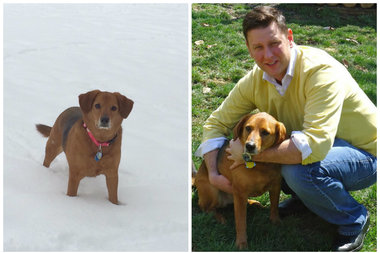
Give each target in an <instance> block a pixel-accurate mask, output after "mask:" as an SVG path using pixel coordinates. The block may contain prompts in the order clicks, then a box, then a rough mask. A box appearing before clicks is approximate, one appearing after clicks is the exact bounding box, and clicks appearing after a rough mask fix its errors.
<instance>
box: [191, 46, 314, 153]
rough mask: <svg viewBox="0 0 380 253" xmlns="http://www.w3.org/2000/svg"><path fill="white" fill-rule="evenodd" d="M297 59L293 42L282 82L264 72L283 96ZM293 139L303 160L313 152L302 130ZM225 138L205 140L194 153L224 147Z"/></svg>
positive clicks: (293, 134) (264, 76) (266, 78)
mask: <svg viewBox="0 0 380 253" xmlns="http://www.w3.org/2000/svg"><path fill="white" fill-rule="evenodd" d="M296 60H297V50H296V44H295V43H294V42H293V43H292V48H291V50H290V60H289V65H288V68H287V70H286V74H285V76H284V77H283V78H282V80H281V83H282V84H279V83H277V81H276V79H275V78H273V77H272V76H270V75H268V74H267V73H266V72H264V74H263V79H264V80H266V81H268V82H270V83H271V84H273V85H274V86H275V87H276V90H277V91H278V93H279V94H280V95H281V96H284V94H285V92H286V90H287V89H288V87H289V84H290V82H291V81H292V79H293V76H294V66H295V64H296ZM291 139H292V141H293V143H294V144H295V146H296V147H297V149H298V150H299V151H300V152H301V153H302V160H304V159H306V158H307V157H308V156H309V155H310V154H311V153H312V150H311V148H310V145H309V143H308V141H307V137H306V135H305V134H304V133H303V132H302V131H293V132H292V134H291ZM225 140H227V138H225V137H218V138H213V139H209V140H207V141H205V142H203V143H202V144H201V145H200V146H199V147H198V149H197V150H196V151H195V154H194V155H195V156H199V157H203V155H204V154H206V153H208V152H210V151H212V150H215V149H218V148H220V147H222V146H223V143H224V141H225Z"/></svg>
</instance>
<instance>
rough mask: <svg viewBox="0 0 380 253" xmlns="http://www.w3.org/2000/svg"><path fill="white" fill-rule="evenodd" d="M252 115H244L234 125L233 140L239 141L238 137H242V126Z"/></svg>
mask: <svg viewBox="0 0 380 253" xmlns="http://www.w3.org/2000/svg"><path fill="white" fill-rule="evenodd" d="M251 115H252V114H247V115H245V116H244V117H242V118H241V119H240V121H239V123H237V124H236V126H235V127H234V137H233V139H234V140H236V139H237V138H239V139H240V137H241V136H242V134H243V130H244V124H245V122H246V121H247V119H248V118H249V117H251Z"/></svg>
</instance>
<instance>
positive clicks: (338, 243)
mask: <svg viewBox="0 0 380 253" xmlns="http://www.w3.org/2000/svg"><path fill="white" fill-rule="evenodd" d="M368 228H369V214H368V216H367V221H366V223H365V224H364V227H363V229H362V231H361V232H360V233H359V234H358V235H352V236H344V235H338V237H337V238H336V240H335V243H334V247H333V250H334V251H359V250H360V249H361V248H362V247H363V243H364V238H365V235H366V234H367V232H368Z"/></svg>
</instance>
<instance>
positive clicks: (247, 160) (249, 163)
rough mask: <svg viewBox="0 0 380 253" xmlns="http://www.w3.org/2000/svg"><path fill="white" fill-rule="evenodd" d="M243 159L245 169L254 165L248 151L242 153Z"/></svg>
mask: <svg viewBox="0 0 380 253" xmlns="http://www.w3.org/2000/svg"><path fill="white" fill-rule="evenodd" d="M242 156H243V160H244V162H245V167H246V168H247V169H252V168H253V167H255V166H256V163H255V162H254V161H253V160H252V156H251V154H250V153H243V155H242Z"/></svg>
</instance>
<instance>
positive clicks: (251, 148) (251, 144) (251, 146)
mask: <svg viewBox="0 0 380 253" xmlns="http://www.w3.org/2000/svg"><path fill="white" fill-rule="evenodd" d="M245 149H246V150H247V151H248V152H249V153H252V152H253V151H255V149H256V145H255V143H254V142H253V141H250V142H247V143H246V144H245Z"/></svg>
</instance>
